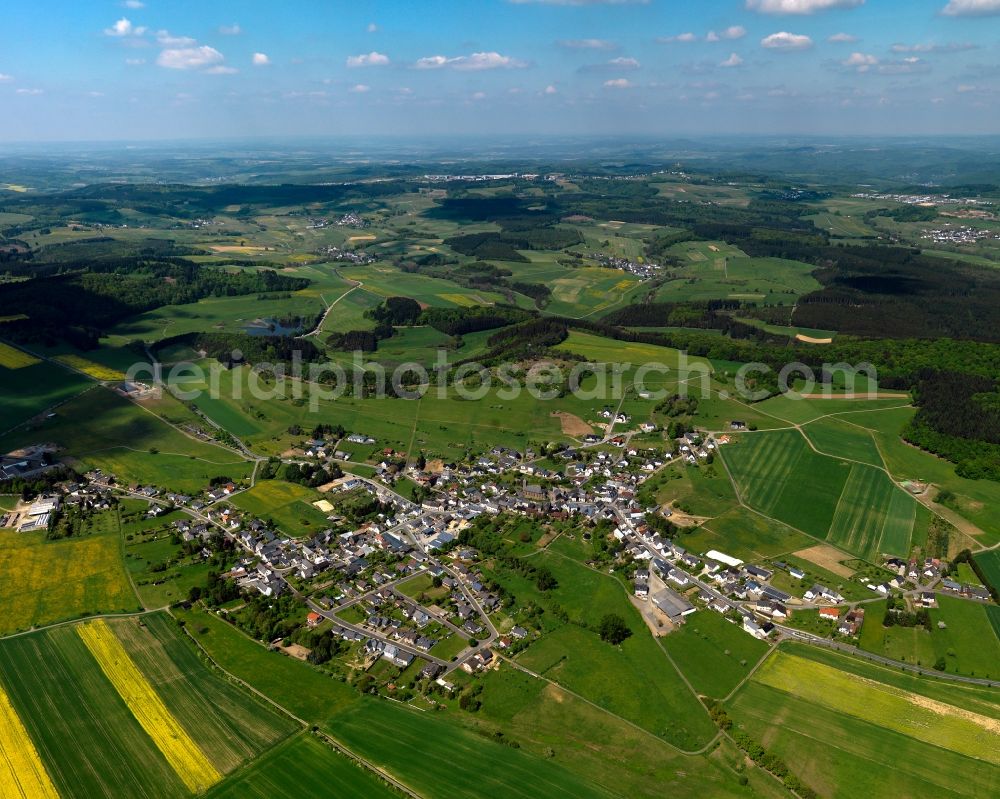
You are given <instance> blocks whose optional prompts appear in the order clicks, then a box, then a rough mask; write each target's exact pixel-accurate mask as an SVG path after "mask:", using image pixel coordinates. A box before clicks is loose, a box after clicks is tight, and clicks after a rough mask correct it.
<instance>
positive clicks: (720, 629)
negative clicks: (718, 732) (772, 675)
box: [663, 610, 768, 699]
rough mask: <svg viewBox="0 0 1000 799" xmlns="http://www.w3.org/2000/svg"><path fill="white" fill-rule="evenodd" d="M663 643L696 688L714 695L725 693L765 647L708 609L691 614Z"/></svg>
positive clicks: (766, 649)
mask: <svg viewBox="0 0 1000 799" xmlns="http://www.w3.org/2000/svg"><path fill="white" fill-rule="evenodd" d="M663 645H664V646H665V647H666V650H667V652H668V653H669V654H670V657H671V658H672V659H673V661H674V663H675V664H676V665H677V668H678V669H680V671H681V673H683V674H684V676H685V677H687V679H688V681H689V682H690V683H691V684H692V685H693V686H694V688H695V690H696V691H698V693H699V694H703V695H705V696H710V697H712V698H714V699H723V698H725V697H726V696H728V695H729V693H730V692H731V691H732V690H733V689H734V688H736V686H737V685H739V684H740V682H741V681H742V680H743V679H745V678H746V676H747V675H748V674H749V673H750V670H751V669H753V667H754V666H756V665H757V662H758V661H759V660H760V659H761V658H762V657H763V656H764V655H765V654H766V653H767V651H768V645H767V644H766V643H765V642H764V641H760V640H758V639H757V638H754V637H753V636H751V635H747V634H746V633H745V632H744V631H743V630H742V629H741V628H740V626H739V625H736V624H733V623H732V622H730V621H727V620H726V619H724V618H723V617H722V615H721V614H719V613H716V612H714V611H711V610H704V611H702V612H700V613H696V614H695V615H693V616H691V617H690V618H689V619H688V621H687V623H686V624H684V625H683V626H682V627H680V629H677V630H674V631H673V632H672V633H670V635H668V636H666V637H665V638H664V639H663Z"/></svg>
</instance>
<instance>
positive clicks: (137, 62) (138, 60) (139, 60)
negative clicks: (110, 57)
mask: <svg viewBox="0 0 1000 799" xmlns="http://www.w3.org/2000/svg"><path fill="white" fill-rule="evenodd" d="M125 63H126V64H128V65H129V66H130V67H137V66H139V65H140V64H145V63H146V59H145V58H126V59H125Z"/></svg>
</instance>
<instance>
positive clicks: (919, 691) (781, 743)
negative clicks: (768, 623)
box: [727, 622, 1000, 799]
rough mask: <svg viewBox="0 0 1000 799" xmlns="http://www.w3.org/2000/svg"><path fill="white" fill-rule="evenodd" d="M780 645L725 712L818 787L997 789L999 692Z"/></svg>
mask: <svg viewBox="0 0 1000 799" xmlns="http://www.w3.org/2000/svg"><path fill="white" fill-rule="evenodd" d="M866 623H867V622H866ZM782 650H783V651H782V652H780V653H779V654H778V655H777V656H773V657H772V659H771V660H769V661H767V662H766V663H765V664H764V666H763V667H762V668H761V670H760V671H759V672H758V673H757V674H755V675H754V677H753V678H752V679H751V680H750V681H749V682H748V683H747V684H746V685H744V686H743V687H742V688H741V689H740V691H739V692H738V693H737V694H736V696H735V697H734V698H733V699H732V700H731V701H730V702H729V703H728V705H727V710H728V711H729V713H730V715H731V716H732V717H733V719H734V720H735V721H736V722H737V724H738V725H739V726H740V727H742V728H743V729H744V730H745V731H747V732H749V733H750V734H751V735H752V736H753V737H754V738H756V739H757V740H758V741H760V742H761V743H762V744H763V745H764V746H765V747H767V749H768V750H769V751H772V752H774V753H776V754H777V755H778V756H780V757H781V758H782V759H784V760H785V762H786V763H788V764H789V765H790V766H791V768H792V770H793V772H794V773H795V774H796V775H797V776H798V777H800V778H801V779H803V780H804V781H805V783H806V784H807V785H809V786H810V787H812V788H813V789H814V790H816V791H817V792H818V793H819V794H820V795H822V796H831V797H838V798H840V797H843V798H844V799H849V798H850V797H854V796H857V795H859V792H862V793H863V794H864V795H866V796H872V797H886V799H889V798H890V797H891V798H893V799H894V798H895V797H898V796H944V797H958V796H968V797H978V796H983V795H989V794H991V793H993V792H994V790H995V787H996V785H997V780H998V779H1000V769H997V767H996V766H995V765H993V764H992V763H991V762H989V761H990V760H993V761H994V762H995V753H996V752H997V751H1000V750H998V749H997V747H996V743H995V739H996V736H997V732H996V726H995V725H996V721H995V719H996V707H997V705H996V692H995V691H991V690H990V689H985V688H977V687H974V686H957V685H955V684H954V683H940V682H934V681H928V680H926V679H921V678H918V677H915V676H913V675H908V674H903V673H900V672H898V671H896V670H893V669H888V668H884V667H879V666H876V665H875V664H870V663H867V662H865V661H860V660H858V659H856V658H850V657H847V656H844V655H840V654H837V653H834V652H828V651H826V650H820V649H817V648H816V647H808V646H805V645H796V644H789V645H787V646H783V647H782ZM772 664H773V665H772ZM981 725H987V726H986V728H984V727H983V726H981ZM990 725H992V730H993V731H992V732H988V731H987V729H988V728H989V726H990ZM984 755H985V758H984V757H983V756H984Z"/></svg>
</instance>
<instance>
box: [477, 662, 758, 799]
mask: <svg viewBox="0 0 1000 799" xmlns="http://www.w3.org/2000/svg"><path fill="white" fill-rule="evenodd" d="M482 687H483V692H482V694H481V697H482V703H483V706H482V708H481V709H480V710H479V711H478V712H477V713H476V714H475V716H473V717H471V718H472V720H474V722H475V723H476V724H477V729H479V730H480V731H483V732H486V731H488V730H490V729H494V728H497V727H499V728H501V729H503V730H505V731H506V735H508V736H509V737H510V738H512V739H513V740H515V741H517V742H518V743H519V744H520V746H521V748H522V749H527V750H529V751H531V752H534V753H537V754H541V755H543V756H546V757H548V758H551V759H552V760H554V761H555V762H556V763H558V764H560V765H562V766H563V767H565V768H568V769H570V770H571V771H573V773H574V774H577V775H578V776H581V777H584V778H585V779H587V780H588V781H589V782H590V783H592V784H595V785H600V786H603V787H605V788H606V789H607V790H609V791H610V792H611V793H613V794H615V795H618V796H662V795H664V794H669V795H671V796H712V797H716V796H720V797H722V796H729V795H732V794H733V793H734V792H740V793H743V794H745V792H746V791H747V790H748V789H747V788H744V787H740V786H739V785H738V782H737V777H736V774H735V773H734V772H733V771H731V770H730V768H728V767H727V766H728V765H729V764H728V763H727V762H723V761H722V759H721V758H719V757H718V756H713V757H711V758H701V757H696V756H691V755H683V754H680V753H679V752H677V751H676V750H675V749H673V748H671V747H670V746H669V745H667V744H666V743H665V742H663V741H661V740H658V739H656V738H654V737H653V736H651V735H649V734H647V733H644V732H642V731H641V730H637V729H636V728H634V727H631V726H630V725H628V724H626V723H625V722H623V721H621V720H620V719H617V718H615V717H614V716H612V715H609V714H608V713H605V712H604V711H602V710H600V709H598V708H595V707H594V706H593V705H589V704H587V703H586V702H584V701H583V700H581V699H578V698H576V697H574V696H573V695H572V694H569V693H567V692H566V691H564V690H562V689H560V688H558V687H557V686H554V685H551V684H548V683H545V682H544V681H542V680H539V679H537V678H534V677H531V676H530V675H527V674H524V673H523V672H519V671H516V670H514V669H510V668H506V667H503V666H502V667H501V668H500V669H498V670H496V671H491V672H489V673H488V674H486V675H484V676H483V677H482ZM723 751H725V744H723ZM609 763H613V764H614V766H613V767H612V768H609V767H608V764H609ZM754 787H757V786H756V785H755V786H754ZM764 795H767V793H766V792H765V793H764Z"/></svg>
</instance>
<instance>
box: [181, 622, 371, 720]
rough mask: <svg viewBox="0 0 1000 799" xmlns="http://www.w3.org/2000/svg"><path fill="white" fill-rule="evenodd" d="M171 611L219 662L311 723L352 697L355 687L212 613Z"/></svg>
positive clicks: (356, 696) (226, 669)
mask: <svg viewBox="0 0 1000 799" xmlns="http://www.w3.org/2000/svg"><path fill="white" fill-rule="evenodd" d="M173 613H174V615H175V616H176V617H177V618H178V619H180V620H181V621H183V622H185V624H186V630H187V632H188V633H189V634H190V635H191V637H192V638H193V639H194V640H195V641H196V642H197V643H198V644H199V645H200V646H201V647H203V648H204V649H205V651H206V652H207V653H208V656H209V657H211V658H212V660H213V661H214V662H215V663H217V664H218V665H219V666H220V667H221V668H223V669H224V670H225V671H227V672H228V673H230V674H232V675H234V676H235V677H237V678H239V679H241V680H243V681H244V682H246V683H248V684H249V685H251V686H253V687H254V688H256V689H257V690H258V691H260V692H261V693H263V694H264V695H266V696H267V697H269V698H270V699H271V700H273V701H274V702H276V703H277V704H278V705H279V706H280V707H283V708H285V709H286V710H287V711H288V712H290V713H292V714H293V715H295V716H297V717H298V718H300V719H302V720H303V721H305V722H308V723H309V724H317V723H319V722H321V721H323V720H325V719H327V718H329V717H330V716H332V715H334V714H335V713H337V712H339V711H340V710H342V709H344V708H346V707H349V706H350V705H352V704H354V703H355V702H356V701H357V700H358V697H359V694H358V692H357V691H355V690H354V689H353V688H351V687H350V686H348V685H345V684H344V683H342V682H339V681H338V680H336V679H333V678H331V677H330V676H328V675H326V674H323V673H322V672H320V671H319V670H318V669H315V668H313V667H312V666H309V665H308V664H306V663H303V662H302V661H298V660H293V659H292V658H289V657H286V656H285V655H282V654H280V653H278V652H272V651H270V650H268V649H267V648H266V647H264V646H263V645H262V644H260V643H259V642H257V641H254V640H253V639H252V638H249V637H247V636H246V635H245V634H243V633H242V632H240V631H239V630H238V629H236V628H235V627H233V626H232V625H230V624H229V623H228V622H226V621H224V620H223V619H220V618H219V617H218V616H217V615H215V614H214V613H209V612H207V611H204V610H200V609H197V608H191V609H189V610H184V609H176V610H174V611H173Z"/></svg>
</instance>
